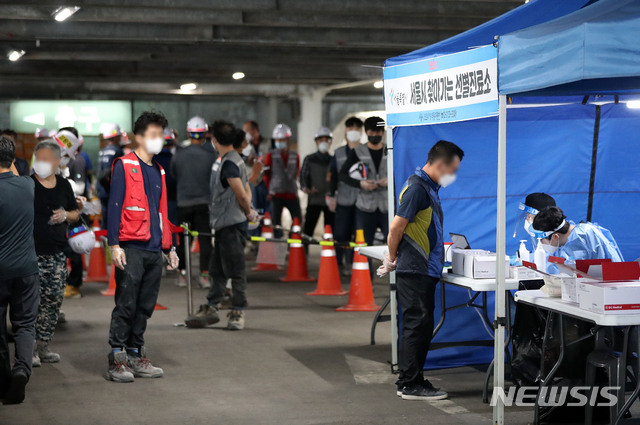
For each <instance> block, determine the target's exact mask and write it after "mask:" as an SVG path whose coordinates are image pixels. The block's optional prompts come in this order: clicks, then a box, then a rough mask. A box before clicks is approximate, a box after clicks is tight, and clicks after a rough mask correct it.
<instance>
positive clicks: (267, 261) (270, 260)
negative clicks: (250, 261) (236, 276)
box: [251, 212, 284, 272]
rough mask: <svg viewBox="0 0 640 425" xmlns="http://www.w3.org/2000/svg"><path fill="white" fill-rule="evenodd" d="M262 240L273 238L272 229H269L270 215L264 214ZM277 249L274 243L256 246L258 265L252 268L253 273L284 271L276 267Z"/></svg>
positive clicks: (261, 243)
mask: <svg viewBox="0 0 640 425" xmlns="http://www.w3.org/2000/svg"><path fill="white" fill-rule="evenodd" d="M260 236H262V237H263V238H273V228H272V227H271V214H269V213H268V212H265V213H264V221H263V224H262V234H261V235H260ZM277 249H278V247H277V246H276V243H275V242H260V245H259V246H258V260H257V261H258V264H257V265H256V266H255V267H254V268H252V269H251V270H253V271H254V272H259V271H260V272H264V271H280V270H284V269H283V268H282V267H280V266H279V265H278V253H277Z"/></svg>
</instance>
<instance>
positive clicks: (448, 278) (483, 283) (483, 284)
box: [441, 269, 518, 292]
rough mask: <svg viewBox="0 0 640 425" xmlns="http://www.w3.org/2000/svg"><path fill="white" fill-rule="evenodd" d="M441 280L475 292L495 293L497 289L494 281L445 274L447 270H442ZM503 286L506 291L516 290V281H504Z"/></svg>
mask: <svg viewBox="0 0 640 425" xmlns="http://www.w3.org/2000/svg"><path fill="white" fill-rule="evenodd" d="M441 280H442V281H443V282H445V283H449V284H451V285H456V286H461V287H463V288H467V289H471V290H472V291H476V292H495V291H496V289H498V284H497V282H496V280H495V279H473V278H471V277H466V276H461V275H459V274H454V273H447V269H445V270H443V272H442V279H441ZM504 284H505V286H504V288H505V290H507V291H517V290H518V280H516V279H505V281H504Z"/></svg>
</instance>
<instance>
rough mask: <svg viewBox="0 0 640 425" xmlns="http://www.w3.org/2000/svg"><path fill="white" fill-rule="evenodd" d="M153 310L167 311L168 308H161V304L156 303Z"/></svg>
mask: <svg viewBox="0 0 640 425" xmlns="http://www.w3.org/2000/svg"><path fill="white" fill-rule="evenodd" d="M153 309H154V310H167V309H168V307H165V306H163V305H162V304H158V303H156V306H155V307H154V308H153Z"/></svg>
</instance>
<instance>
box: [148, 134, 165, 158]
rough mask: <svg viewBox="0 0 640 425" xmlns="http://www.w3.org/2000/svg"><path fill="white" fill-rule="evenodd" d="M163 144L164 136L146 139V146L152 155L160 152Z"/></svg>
mask: <svg viewBox="0 0 640 425" xmlns="http://www.w3.org/2000/svg"><path fill="white" fill-rule="evenodd" d="M163 145H164V140H162V138H160V137H157V138H155V139H146V140H145V141H144V147H145V149H146V150H147V152H149V153H150V154H151V155H155V154H158V153H160V151H161V150H162V146H163Z"/></svg>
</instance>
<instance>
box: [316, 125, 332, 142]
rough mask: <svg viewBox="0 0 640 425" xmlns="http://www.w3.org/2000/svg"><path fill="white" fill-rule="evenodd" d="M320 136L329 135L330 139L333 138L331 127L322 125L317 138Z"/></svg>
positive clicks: (317, 132)
mask: <svg viewBox="0 0 640 425" xmlns="http://www.w3.org/2000/svg"><path fill="white" fill-rule="evenodd" d="M320 137H328V138H330V139H333V133H331V130H330V129H329V127H325V126H322V127H320V128H319V129H318V131H316V137H315V138H316V139H319V138H320Z"/></svg>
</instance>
